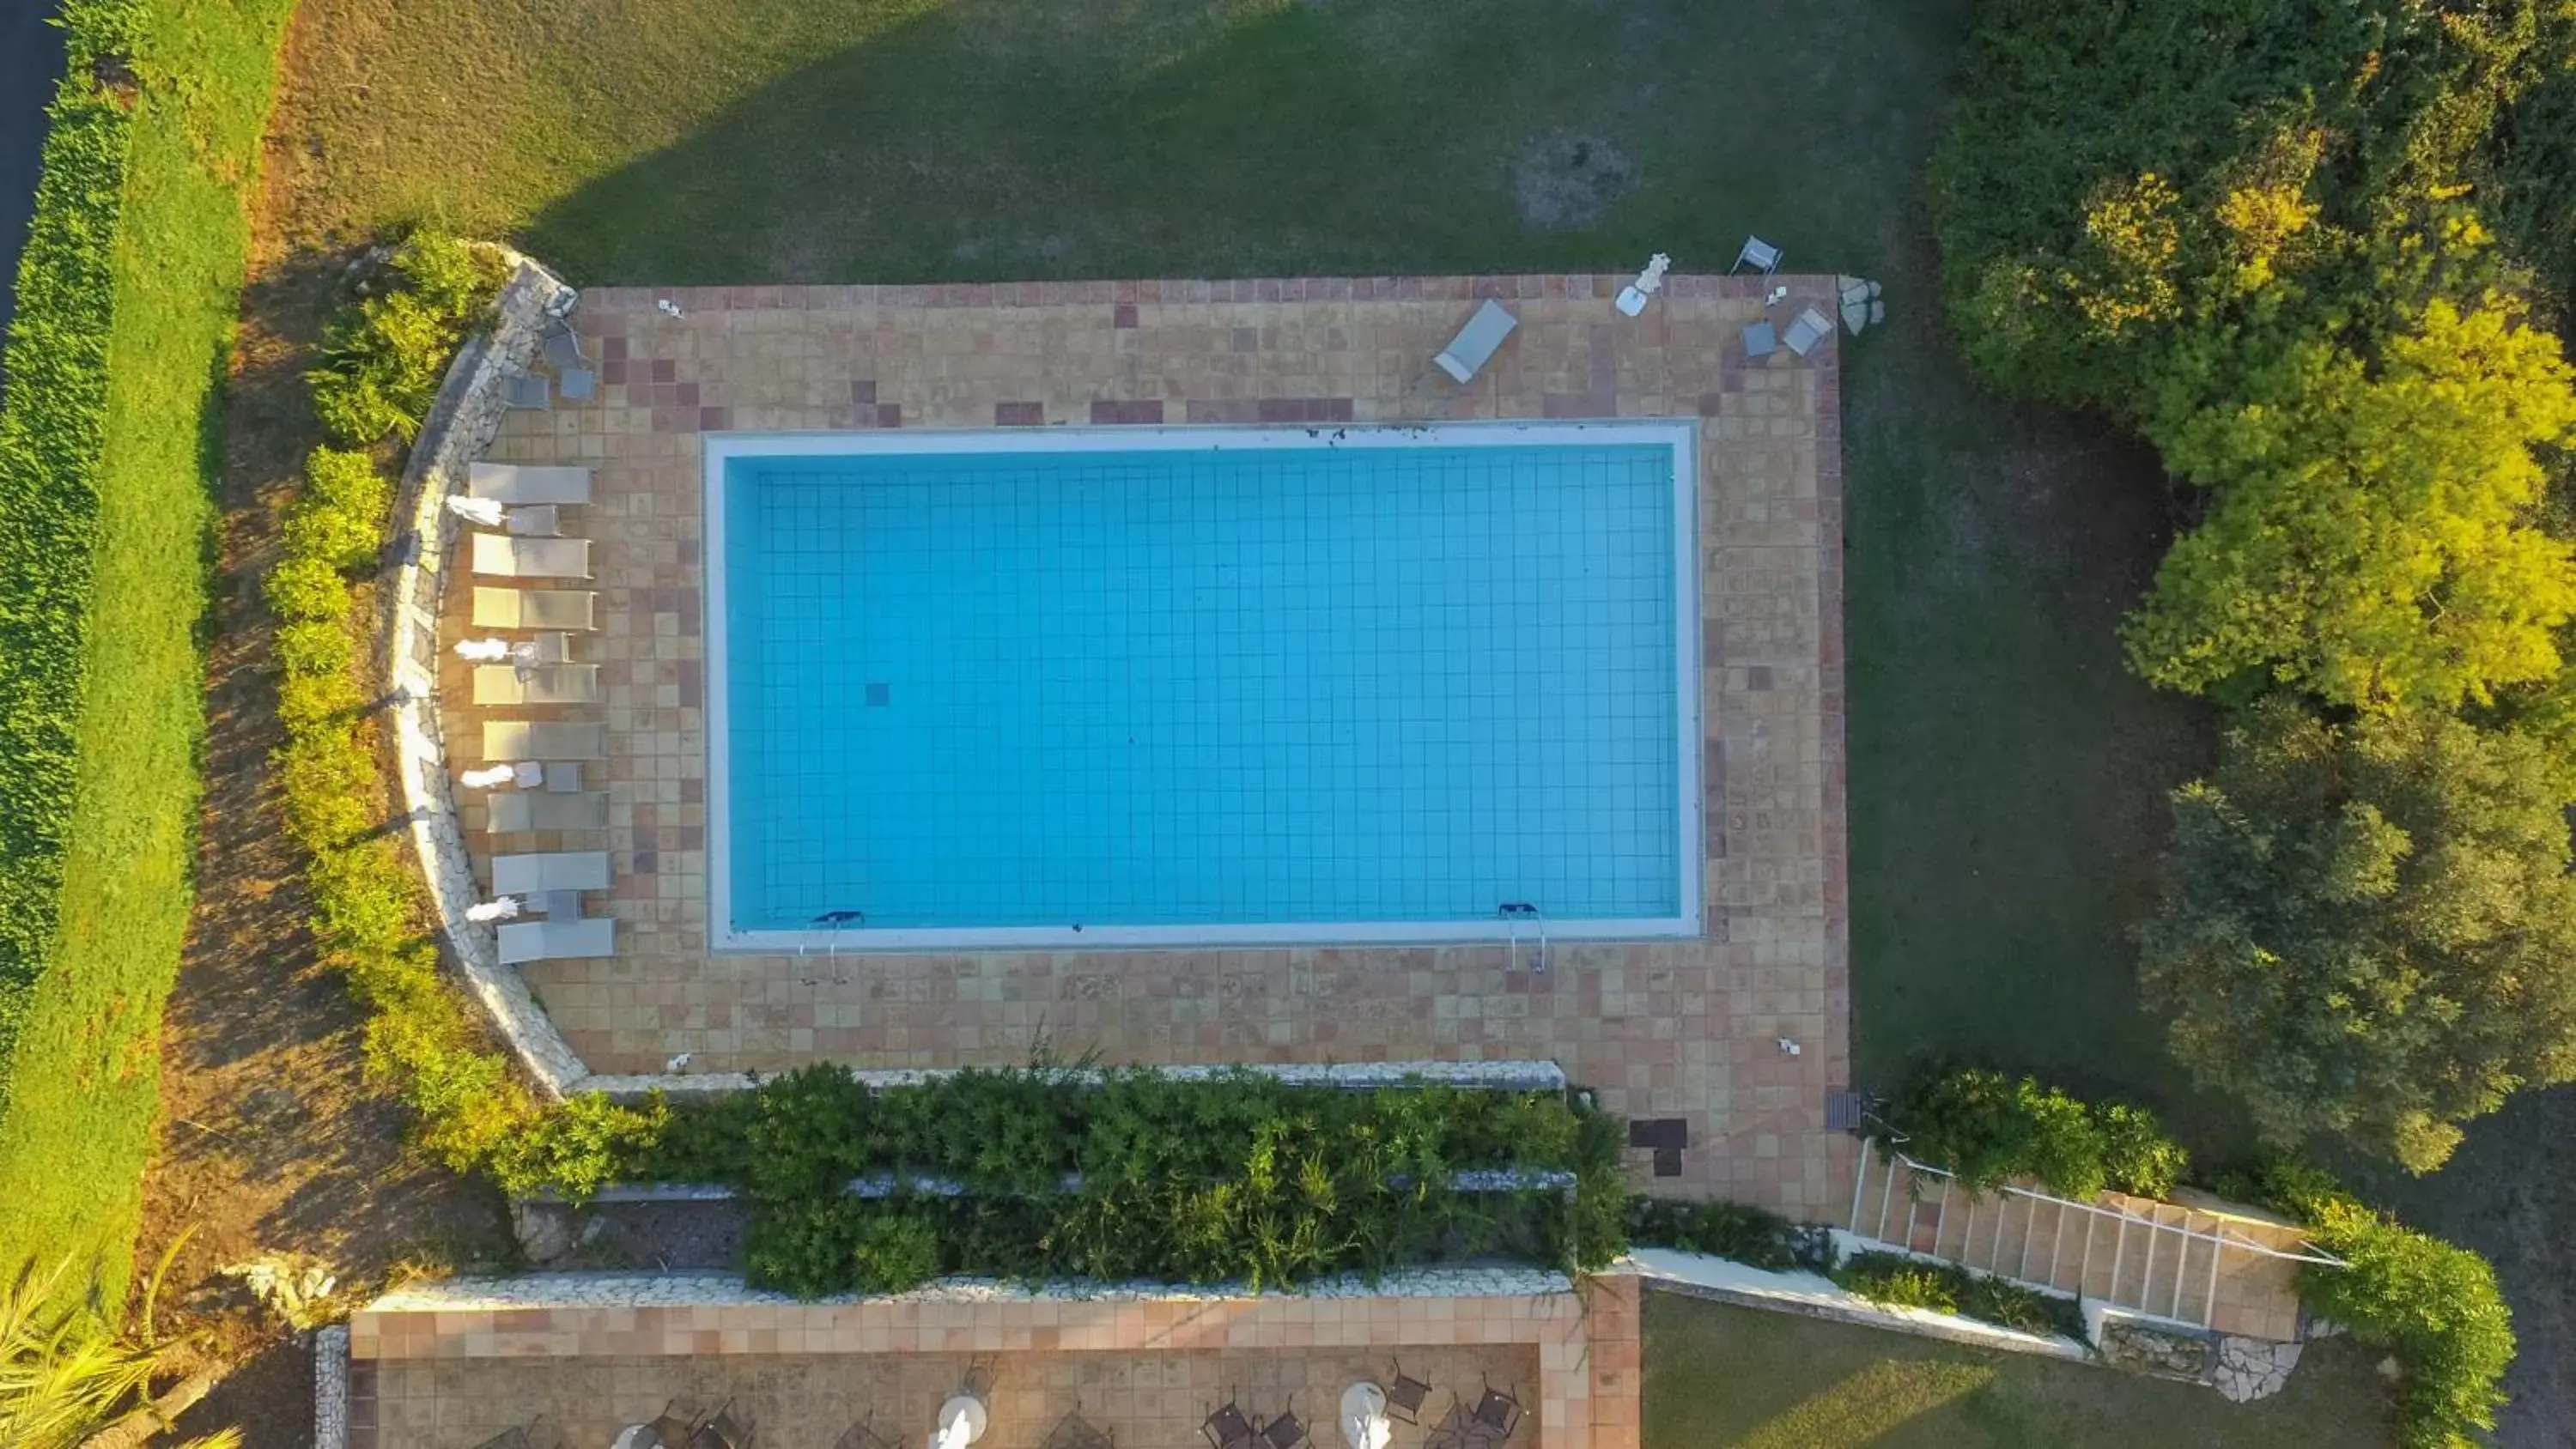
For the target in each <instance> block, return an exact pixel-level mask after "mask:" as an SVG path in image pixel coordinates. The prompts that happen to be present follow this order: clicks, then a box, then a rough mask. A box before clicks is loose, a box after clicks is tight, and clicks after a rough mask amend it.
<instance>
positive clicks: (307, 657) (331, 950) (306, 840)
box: [263, 234, 539, 1172]
mask: <svg viewBox="0 0 2576 1449" xmlns="http://www.w3.org/2000/svg"><path fill="white" fill-rule="evenodd" d="M500 280H501V269H500V267H499V265H498V263H497V259H495V258H493V257H492V256H490V255H489V254H488V253H486V252H484V251H483V250H481V249H478V248H474V247H471V246H468V245H467V244H465V243H463V242H459V241H456V240H454V239H452V238H447V237H440V236H435V235H430V234H420V235H416V236H414V237H412V238H410V239H409V240H408V241H406V242H405V243H404V244H403V245H402V246H401V247H400V248H399V249H397V250H396V251H395V252H394V254H393V256H392V259H391V262H390V264H389V266H388V267H387V268H386V269H385V270H384V271H383V273H382V275H380V276H378V277H375V278H373V279H372V280H371V281H370V282H369V284H368V286H369V289H370V291H371V292H372V295H371V296H369V297H368V298H367V300H366V301H364V302H363V303H360V304H358V305H355V306H353V307H351V308H350V309H348V310H347V312H345V313H344V314H343V315H342V317H341V318H339V319H338V320H336V321H335V322H334V323H333V324H332V325H331V328H330V331H329V335H330V337H331V338H332V339H333V340H332V344H331V347H330V349H329V352H328V354H327V356H326V359H325V362H324V365H323V366H322V367H321V368H319V369H317V370H316V371H315V372H314V373H313V374H312V377H313V381H314V387H315V391H316V394H317V403H318V402H319V401H320V400H321V399H323V398H328V397H334V396H339V397H346V396H348V395H351V394H364V395H365V396H367V397H369V398H374V399H377V400H378V401H379V402H382V406H377V407H373V408H360V407H357V406H354V405H350V406H337V407H334V406H322V407H320V408H319V410H320V411H321V413H322V415H323V416H324V417H325V418H326V420H328V421H329V423H330V426H331V429H332V432H333V435H334V437H335V439H336V440H337V441H338V442H340V443H342V444H344V445H345V446H343V447H337V448H332V447H325V448H316V449H315V450H314V451H313V453H312V456H311V457H310V458H309V459H308V460H307V462H306V465H305V473H304V487H303V491H302V492H301V493H300V494H299V495H298V496H297V498H296V499H295V501H294V503H293V504H291V505H290V506H289V508H288V510H287V514H286V518H285V524H284V529H283V538H282V548H281V551H280V556H279V558H278V561H277V563H276V565H275V566H274V567H272V568H271V569H270V570H269V573H268V576H267V578H266V579H265V580H264V581H263V590H264V593H265V595H266V598H267V602H268V606H269V609H270V611H271V612H272V613H273V614H274V615H275V616H276V619H277V637H276V650H277V666H278V676H279V677H278V686H277V692H278V720H279V723H280V725H281V726H282V727H283V729H284V732H285V736H286V740H285V743H284V745H282V746H281V747H280V748H279V750H278V753H277V758H276V764H277V770H278V777H279V783H280V785H281V787H282V794H283V796H284V799H285V809H286V828H287V832H288V834H289V835H290V836H291V837H292V838H293V839H294V840H295V842H296V844H297V845H298V846H299V847H301V848H302V849H303V851H304V852H305V857H306V861H307V865H306V868H305V879H306V883H307V885H308V886H309V888H310V889H311V891H312V896H313V934H314V938H315V940H316V941H317V942H319V943H320V945H321V948H322V952H323V955H324V959H325V960H326V961H327V962H328V963H329V964H330V965H332V966H333V967H335V968H337V969H338V970H340V971H342V972H344V973H345V974H346V975H347V977H348V980H349V985H350V989H351V990H352V991H353V992H354V993H355V994H356V995H357V997H358V998H359V1000H361V1001H362V1002H364V1003H365V1004H366V1005H367V1007H368V1008H369V1013H370V1014H369V1017H368V1021H367V1058H368V1063H369V1065H370V1066H371V1067H372V1068H373V1069H375V1070H376V1071H378V1072H379V1073H381V1074H383V1075H384V1076H385V1077H386V1078H388V1079H389V1080H391V1081H392V1082H393V1083H394V1084H395V1085H396V1087H397V1088H398V1090H399V1091H400V1092H401V1093H402V1096H403V1098H404V1100H405V1101H406V1102H408V1103H409V1104H410V1106H411V1107H412V1108H413V1110H414V1111H415V1112H417V1113H418V1114H419V1123H420V1128H419V1130H420V1136H421V1139H422V1145H423V1146H424V1147H425V1148H426V1149H428V1150H429V1151H430V1152H431V1153H433V1154H434V1155H435V1156H437V1157H438V1158H439V1159H440V1160H441V1161H443V1162H445V1163H446V1164H447V1165H448V1166H450V1167H452V1168H454V1169H456V1170H458V1171H460V1172H461V1171H467V1170H470V1169H473V1168H475V1167H477V1166H480V1165H482V1164H484V1163H485V1162H487V1161H488V1160H489V1159H490V1158H491V1157H492V1156H493V1154H494V1153H495V1152H496V1151H497V1150H498V1149H499V1145H500V1144H501V1143H502V1142H503V1141H504V1140H505V1139H506V1138H508V1137H509V1136H510V1135H511V1134H512V1133H513V1132H516V1131H518V1130H521V1129H522V1128H524V1127H526V1126H527V1124H528V1123H530V1122H531V1121H532V1120H533V1119H534V1118H535V1117H536V1115H537V1113H538V1110H539V1106H538V1102H537V1100H536V1098H535V1096H534V1095H533V1094H532V1093H531V1092H529V1090H528V1089H527V1087H526V1085H525V1084H524V1083H522V1082H520V1081H519V1080H518V1079H517V1077H516V1076H515V1075H514V1074H513V1072H512V1070H511V1066H510V1062H509V1060H508V1058H507V1057H505V1056H504V1055H503V1054H502V1053H500V1052H499V1051H497V1050H495V1049H494V1048H493V1047H492V1045H491V1044H490V1042H489V1041H488V1039H487V1037H486V1034H485V1032H484V1030H483V1027H482V1024H481V1023H480V1022H479V1021H478V1020H477V1019H476V1018H475V1017H474V1016H473V1014H472V1012H471V1011H470V1009H469V1008H468V1006H467V1005H466V1003H465V1002H464V1000H463V999H462V998H461V996H460V995H459V993H458V992H457V991H456V989H455V988H454V987H453V985H452V984H451V983H449V982H448V981H447V980H446V979H445V978H444V977H443V976H442V975H441V974H440V971H439V954H438V947H437V945H436V944H435V942H434V941H433V939H432V938H431V936H430V934H429V933H428V932H427V931H426V930H425V929H424V928H423V923H424V921H425V920H426V914H425V906H424V903H423V901H422V898H421V890H420V886H419V882H418V880H417V878H416V877H415V875H414V874H413V872H412V870H411V869H410V867H409V865H408V863H407V862H406V861H405V859H404V857H403V855H402V853H401V851H400V850H399V848H398V846H397V844H396V842H395V841H394V840H393V839H392V838H389V837H388V836H387V835H386V834H385V833H384V832H383V830H382V829H381V828H380V827H381V826H382V824H383V822H384V820H385V818H386V816H387V814H388V813H389V811H390V810H391V808H392V807H391V804H390V796H389V793H388V792H387V790H386V789H385V786H384V781H383V778H382V776H381V775H380V774H379V773H378V767H377V758H378V757H377V740H376V726H375V717H374V715H373V714H372V713H371V712H370V710H369V708H368V704H367V701H368V697H369V690H368V688H367V686H366V684H365V682H364V679H365V670H364V666H363V665H362V663H361V661H362V660H363V658H364V657H365V654H364V651H363V650H362V648H361V647H360V646H361V640H362V629H363V622H362V620H361V616H360V613H359V610H358V601H357V598H356V595H355V590H356V589H357V588H358V587H359V583H358V575H359V573H360V571H363V570H367V569H370V568H372V567H373V566H374V565H375V563H376V561H377V557H378V555H379V554H380V553H381V551H382V550H383V547H384V541H385V527H386V517H387V514H388V511H389V510H390V508H391V506H392V497H393V488H392V483H391V480H390V479H389V478H388V476H387V473H386V466H387V464H388V462H389V461H390V460H389V459H387V458H384V457H381V456H380V455H379V454H378V453H377V452H375V451H370V447H371V445H374V444H377V443H378V442H380V441H381V439H382V438H383V437H384V436H385V435H386V434H387V433H390V432H395V431H407V430H406V429H404V427H403V421H404V419H405V418H406V417H408V418H409V420H410V426H411V428H414V429H416V428H417V425H418V417H419V411H420V410H421V409H423V408H425V407H426V405H427V396H426V395H423V394H420V393H418V392H417V391H416V390H414V391H412V392H405V393H403V394H401V396H400V397H399V398H397V399H395V400H394V401H392V402H383V398H384V393H383V390H382V389H381V388H378V387H377V386H376V385H375V384H374V383H372V382H367V381H364V380H363V379H366V378H373V377H378V376H381V375H386V374H399V375H401V376H404V377H414V376H417V375H421V374H428V375H430V376H432V377H433V379H434V377H435V375H436V374H437V373H438V372H440V371H443V369H444V368H445V366H446V364H447V361H448V360H449V359H450V358H452V357H453V355H454V354H455V351H456V349H457V348H458V347H459V346H460V345H462V343H463V341H464V339H465V338H466V336H468V335H469V334H470V333H471V331H472V330H473V328H474V327H475V326H476V325H477V323H478V322H479V321H480V320H481V319H482V318H483V316H484V315H485V314H486V312H487V311H488V309H489V308H490V306H491V303H492V299H493V297H494V295H495V294H496V293H497V291H498V288H499V284H500ZM387 316H392V317H397V318H399V319H401V325H400V326H399V327H395V328H386V327H381V326H378V325H377V319H379V318H383V317H387ZM388 359H393V361H388ZM352 378H358V379H361V380H360V381H351V380H350V379H352ZM435 390H436V385H435V382H434V381H433V382H432V384H431V386H430V393H432V394H434V393H435ZM406 408H408V409H410V411H409V412H408V413H406V412H405V411H404V409H406Z"/></svg>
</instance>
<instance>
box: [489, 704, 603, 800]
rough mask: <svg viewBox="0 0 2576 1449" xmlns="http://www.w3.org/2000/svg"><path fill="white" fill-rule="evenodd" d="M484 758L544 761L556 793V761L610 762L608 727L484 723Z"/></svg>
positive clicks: (580, 723) (550, 786)
mask: <svg viewBox="0 0 2576 1449" xmlns="http://www.w3.org/2000/svg"><path fill="white" fill-rule="evenodd" d="M483 758H485V759H487V760H508V761H515V760H544V761H546V762H547V763H546V788H548V789H553V788H554V783H555V776H554V761H557V760H604V759H607V758H608V726H606V725H604V724H601V723H599V722H598V721H596V720H568V721H548V722H545V723H540V724H530V723H528V722H527V721H525V720H514V719H487V720H485V721H483ZM575 778H578V776H576V777H575ZM573 788H574V789H579V788H581V787H580V786H578V785H575V786H574V787H573Z"/></svg>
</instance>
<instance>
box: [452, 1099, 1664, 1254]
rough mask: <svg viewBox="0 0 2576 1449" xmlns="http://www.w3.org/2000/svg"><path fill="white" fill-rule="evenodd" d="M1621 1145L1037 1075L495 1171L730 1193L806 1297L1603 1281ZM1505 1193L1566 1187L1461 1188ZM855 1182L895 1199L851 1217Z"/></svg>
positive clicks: (726, 1116)
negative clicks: (1326, 1278) (1492, 1265)
mask: <svg viewBox="0 0 2576 1449" xmlns="http://www.w3.org/2000/svg"><path fill="white" fill-rule="evenodd" d="M1623 1141H1624V1138H1623V1135H1622V1132H1621V1129H1620V1127H1619V1124H1618V1123H1617V1122H1615V1121H1613V1120H1612V1119H1610V1118H1607V1117H1604V1116H1602V1115H1601V1114H1599V1113H1597V1112H1593V1111H1590V1110H1588V1109H1583V1108H1578V1107H1575V1106H1572V1105H1569V1103H1568V1102H1567V1100H1566V1098H1565V1096H1564V1094H1562V1093H1519V1092H1486V1091H1462V1090H1458V1089H1455V1088H1448V1087H1441V1086H1432V1085H1411V1086H1404V1087H1391V1088H1386V1089H1382V1090H1376V1091H1342V1090H1326V1089H1316V1088H1303V1087H1292V1086H1288V1085H1285V1084H1283V1083H1281V1082H1280V1081H1279V1080H1278V1079H1276V1078H1274V1077H1270V1076H1267V1075H1263V1074H1259V1073H1252V1072H1230V1073H1220V1074H1218V1075H1216V1076H1213V1077H1210V1078H1206V1079H1201V1080H1176V1079H1174V1078H1171V1077H1168V1076H1165V1075H1163V1074H1160V1073H1156V1072H1150V1071H1143V1070H1137V1069H1120V1070H1106V1071H1090V1070H1084V1071H1070V1070H1065V1069H1060V1068H1055V1067H1051V1066H1047V1065H1044V1064H1041V1065H1039V1066H1035V1067H1032V1068H1028V1069H1024V1070H1013V1071H980V1070H970V1071H965V1072H960V1073H958V1074H956V1075H954V1076H950V1077H946V1078H942V1079H940V1080H938V1081H935V1082H930V1083H926V1084H922V1085H918V1086H902V1087H893V1088H887V1089H883V1090H871V1089H870V1088H869V1087H867V1086H866V1085H865V1084H863V1083H861V1082H859V1081H857V1080H856V1079H855V1078H853V1077H852V1076H851V1074H850V1073H849V1072H848V1071H847V1070H845V1069H843V1068H840V1067H836V1066H815V1067H808V1068H804V1069H802V1070H799V1071H796V1072H791V1073H789V1074H787V1075H785V1076H782V1077H779V1078H776V1079H773V1080H772V1081H770V1082H767V1083H765V1084H763V1085H762V1086H760V1087H758V1088H755V1089H752V1090H749V1091H744V1092H738V1093H734V1094H731V1095H729V1096H726V1097H723V1098H720V1099H717V1100H714V1101H711V1102H702V1103H691V1104H688V1105H686V1106H682V1107H676V1108H675V1107H670V1106H667V1105H665V1104H663V1103H660V1102H658V1101H656V1102H655V1103H653V1104H651V1105H650V1106H648V1107H646V1108H644V1109H642V1110H640V1111H631V1112H630V1111H623V1110H621V1109H617V1108H614V1107H610V1106H608V1105H606V1104H604V1103H599V1102H597V1101H595V1100H593V1101H585V1102H580V1103H574V1104H569V1105H568V1106H567V1108H566V1109H564V1110H562V1111H559V1112H557V1113H554V1114H552V1115H550V1116H549V1117H548V1118H547V1119H545V1120H544V1121H543V1122H542V1123H541V1124H538V1125H537V1126H535V1127H534V1129H533V1130H531V1131H530V1132H527V1133H522V1134H520V1135H519V1136H518V1137H517V1138H516V1139H515V1140H514V1141H513V1143H512V1144H511V1146H510V1147H509V1148H507V1149H505V1150H504V1152H503V1153H502V1155H501V1157H500V1159H499V1160H498V1161H497V1163H496V1166H497V1167H498V1168H499V1169H500V1175H502V1176H503V1177H504V1178H505V1179H515V1182H514V1184H513V1185H515V1186H518V1187H521V1188H524V1187H526V1186H527V1185H528V1184H529V1183H530V1181H531V1180H534V1181H537V1182H541V1183H542V1184H543V1185H546V1186H549V1187H552V1188H555V1189H556V1190H558V1191H562V1192H564V1193H566V1194H567V1195H568V1196H573V1197H576V1198H577V1197H579V1196H581V1195H582V1194H583V1193H584V1192H585V1191H587V1190H590V1189H593V1188H595V1187H596V1186H598V1185H599V1184H600V1183H602V1182H605V1181H610V1180H623V1181H641V1182H717V1183H724V1184H727V1185H729V1186H732V1187H734V1188H736V1189H737V1190H738V1191H739V1192H740V1193H741V1194H742V1195H743V1196H744V1198H746V1199H747V1200H748V1202H749V1203H750V1206H751V1213H752V1217H751V1224H750V1233H749V1237H748V1240H747V1244H746V1249H745V1259H746V1262H745V1266H746V1268H747V1269H748V1270H749V1273H750V1276H751V1277H752V1279H753V1280H754V1281H755V1282H758V1283H761V1284H763V1285H765V1286H772V1287H778V1288H783V1289H786V1290H788V1291H791V1292H796V1293H801V1294H809V1295H810V1294H819V1293H831V1292H844V1291H851V1290H859V1291H868V1292H887V1291H896V1290H900V1289H903V1288H908V1287H911V1286H913V1285H915V1284H917V1283H919V1282H921V1281H923V1280H924V1279H927V1278H929V1277H932V1276H935V1275H937V1274H941V1273H977V1274H990V1275H998V1276H1004V1277H1015V1278H1031V1279H1045V1278H1088V1279H1152V1280H1157V1281H1169V1282H1192V1283H1204V1282H1219V1281H1229V1280H1243V1281H1248V1282H1250V1283H1252V1284H1254V1285H1256V1286H1259V1285H1264V1284H1273V1285H1275V1284H1288V1283H1295V1282H1299V1281H1303V1280H1307V1279H1311V1278H1314V1277H1317V1276H1319V1275H1323V1274H1329V1273H1338V1272H1351V1271H1357V1272H1365V1273H1376V1272H1383V1271H1387V1270H1390V1269H1395V1268H1400V1267H1404V1266H1408V1265H1414V1264H1421V1263H1427V1262H1435V1261H1440V1260H1443V1259H1452V1258H1472V1257H1476V1256H1480V1255H1486V1254H1494V1253H1503V1254H1508V1255H1511V1256H1515V1257H1521V1258H1526V1259H1531V1260H1534V1261H1539V1262H1545V1263H1549V1264H1552V1265H1554V1266H1558V1267H1561V1268H1565V1269H1567V1270H1570V1271H1572V1270H1582V1269H1589V1268H1597V1267H1600V1266H1602V1265H1604V1264H1606V1263H1608V1262H1609V1261H1610V1260H1611V1259H1612V1258H1614V1257H1616V1256H1617V1255H1618V1253H1619V1252H1620V1250H1621V1249H1622V1248H1623V1247H1624V1246H1625V1241H1626V1233H1625V1227H1624V1222H1623V1214H1624V1212H1625V1197H1624V1190H1623V1188H1622V1186H1621V1180H1622V1172H1621V1166H1620V1150H1621V1145H1622V1142H1623ZM1498 1169H1518V1170H1522V1171H1525V1172H1552V1173H1565V1174H1570V1175H1571V1176H1572V1178H1573V1188H1572V1190H1571V1191H1567V1190H1565V1189H1564V1188H1561V1187H1555V1186H1538V1187H1528V1188H1515V1187H1506V1186H1497V1187H1495V1188H1493V1189H1491V1190H1481V1189H1480V1190H1474V1191H1461V1190H1458V1188H1457V1186H1456V1183H1457V1179H1458V1177H1459V1175H1460V1174H1462V1173H1473V1172H1479V1171H1491V1170H1498ZM854 1179H873V1180H877V1181H879V1182H882V1183H885V1184H887V1186H888V1187H889V1188H890V1192H889V1194H888V1195H886V1196H882V1197H871V1198H864V1199H863V1198H854V1197H852V1196H850V1195H849V1193H848V1190H847V1189H848V1187H849V1184H850V1183H851V1182H852V1181H853V1180H854Z"/></svg>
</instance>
